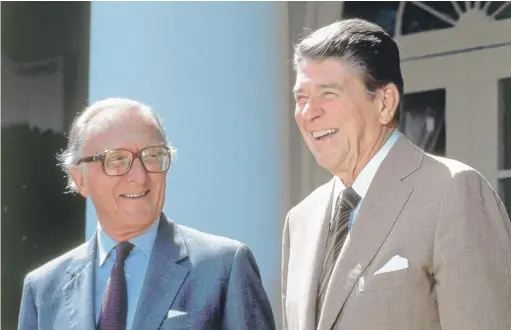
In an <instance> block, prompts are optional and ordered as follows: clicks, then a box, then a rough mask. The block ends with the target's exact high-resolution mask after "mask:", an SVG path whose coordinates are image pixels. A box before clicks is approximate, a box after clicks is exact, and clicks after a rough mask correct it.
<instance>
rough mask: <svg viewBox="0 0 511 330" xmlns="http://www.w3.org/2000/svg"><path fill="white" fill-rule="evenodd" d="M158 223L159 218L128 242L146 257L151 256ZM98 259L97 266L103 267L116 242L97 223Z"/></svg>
mask: <svg viewBox="0 0 511 330" xmlns="http://www.w3.org/2000/svg"><path fill="white" fill-rule="evenodd" d="M159 223H160V217H158V219H157V220H156V221H154V222H153V224H152V225H151V226H150V227H149V228H147V229H146V231H144V232H143V233H142V234H140V235H138V236H136V237H133V238H132V239H130V240H129V241H130V242H131V243H133V245H135V247H137V248H139V249H140V250H141V251H142V252H143V253H144V254H145V255H146V256H147V257H149V256H150V255H151V252H152V251H153V246H154V241H155V240H156V234H157V233H158V225H159ZM97 238H98V257H99V266H100V267H101V266H103V264H104V263H105V261H106V259H107V258H108V256H109V253H110V251H111V250H112V249H113V248H114V246H115V245H116V244H117V242H116V241H115V240H114V239H113V238H112V237H110V236H109V235H108V234H107V233H106V232H105V231H103V228H101V225H100V224H99V222H98V236H97Z"/></svg>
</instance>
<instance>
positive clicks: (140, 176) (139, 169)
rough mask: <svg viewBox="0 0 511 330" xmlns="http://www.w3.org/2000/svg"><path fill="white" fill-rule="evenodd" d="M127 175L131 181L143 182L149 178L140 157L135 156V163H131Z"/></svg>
mask: <svg viewBox="0 0 511 330" xmlns="http://www.w3.org/2000/svg"><path fill="white" fill-rule="evenodd" d="M126 176H127V177H128V179H129V180H130V181H134V182H139V183H143V182H145V180H146V179H147V171H146V170H145V168H144V166H143V165H142V162H141V161H140V159H139V158H135V159H134V160H133V164H131V169H130V171H129V172H128V173H126Z"/></svg>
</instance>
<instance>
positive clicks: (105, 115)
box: [71, 109, 167, 240]
mask: <svg viewBox="0 0 511 330" xmlns="http://www.w3.org/2000/svg"><path fill="white" fill-rule="evenodd" d="M155 125H156V123H155V121H154V119H152V118H151V117H150V116H149V115H148V114H146V113H143V112H142V111H140V110H136V109H129V110H125V109H109V110H108V111H106V110H105V111H102V112H100V113H98V114H97V115H95V116H94V117H93V118H92V119H91V120H90V121H89V123H88V125H87V128H86V131H85V132H84V134H85V135H86V137H87V139H86V141H85V144H84V146H83V149H82V153H81V156H82V157H87V156H93V155H99V154H101V153H102V152H104V151H105V150H108V149H117V148H121V149H126V150H130V151H132V152H134V153H136V152H139V151H140V150H142V149H144V148H146V147H149V146H158V145H165V141H164V138H163V137H162V135H161V134H160V131H159V130H158V129H157V128H156V126H155ZM82 166H85V168H80V167H78V166H75V167H73V168H72V170H71V174H72V176H73V180H74V181H75V183H76V185H77V186H78V188H79V189H80V193H81V194H82V195H83V196H84V197H90V198H91V200H92V202H93V203H94V207H95V209H96V212H97V215H98V219H99V221H100V224H101V226H102V228H103V229H104V230H105V231H106V232H107V233H108V234H109V235H111V236H112V237H115V238H118V240H124V239H129V238H131V237H134V236H137V235H138V234H140V233H142V232H143V231H145V229H147V228H148V227H149V226H150V225H151V224H152V223H153V222H154V221H155V220H156V219H157V218H158V217H159V216H160V214H161V212H162V208H163V203H164V200H165V182H166V176H167V173H166V172H162V173H148V172H147V171H146V170H145V169H144V167H143V166H142V163H141V162H140V159H135V160H134V161H133V164H132V167H131V170H130V171H129V172H128V173H126V174H125V175H122V176H108V175H106V174H105V173H104V171H103V169H102V165H101V162H100V161H95V162H90V163H86V164H85V165H82Z"/></svg>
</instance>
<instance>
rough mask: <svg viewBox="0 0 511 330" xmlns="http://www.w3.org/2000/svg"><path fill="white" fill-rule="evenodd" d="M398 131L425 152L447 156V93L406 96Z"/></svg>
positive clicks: (433, 92) (440, 91) (436, 91)
mask: <svg viewBox="0 0 511 330" xmlns="http://www.w3.org/2000/svg"><path fill="white" fill-rule="evenodd" d="M397 118H398V123H399V130H400V131H401V132H402V133H403V134H404V135H405V136H406V137H407V138H408V139H409V140H410V141H412V142H413V143H414V144H415V145H416V146H418V147H420V148H421V149H422V150H424V151H426V152H428V153H431V154H434V155H437V156H445V89H435V90H430V91H424V92H417V93H410V94H405V97H404V102H403V104H402V105H401V109H400V111H398V114H397Z"/></svg>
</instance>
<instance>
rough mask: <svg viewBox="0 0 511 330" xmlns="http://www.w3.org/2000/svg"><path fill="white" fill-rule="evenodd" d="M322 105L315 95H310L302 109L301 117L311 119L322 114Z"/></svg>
mask: <svg viewBox="0 0 511 330" xmlns="http://www.w3.org/2000/svg"><path fill="white" fill-rule="evenodd" d="M323 112H324V111H323V107H322V106H321V103H320V102H318V100H317V99H316V98H315V97H310V98H309V100H308V101H307V103H306V104H305V107H304V109H303V118H304V119H305V120H307V121H312V120H314V119H316V118H318V117H320V116H322V115H323Z"/></svg>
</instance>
